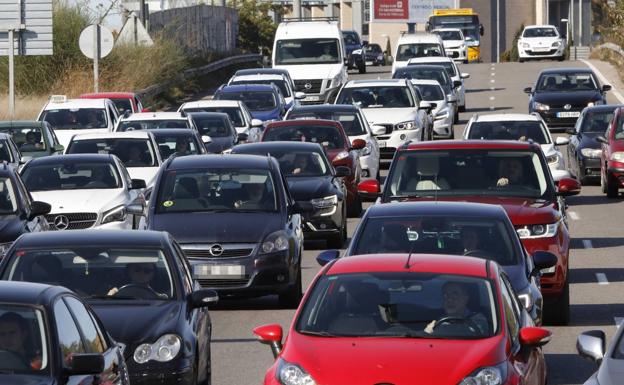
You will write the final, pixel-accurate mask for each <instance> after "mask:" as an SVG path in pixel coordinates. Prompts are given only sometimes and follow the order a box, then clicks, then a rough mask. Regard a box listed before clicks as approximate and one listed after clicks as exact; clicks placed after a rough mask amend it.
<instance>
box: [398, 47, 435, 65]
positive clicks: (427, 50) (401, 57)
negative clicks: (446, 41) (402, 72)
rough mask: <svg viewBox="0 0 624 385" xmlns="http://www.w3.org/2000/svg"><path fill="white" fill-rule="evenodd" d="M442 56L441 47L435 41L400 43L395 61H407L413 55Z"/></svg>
mask: <svg viewBox="0 0 624 385" xmlns="http://www.w3.org/2000/svg"><path fill="white" fill-rule="evenodd" d="M426 56H444V55H443V54H442V47H440V44H437V43H413V44H401V45H400V46H399V51H398V52H397V57H396V60H397V61H408V60H409V59H412V58H415V57H426Z"/></svg>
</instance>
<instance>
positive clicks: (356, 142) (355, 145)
mask: <svg viewBox="0 0 624 385" xmlns="http://www.w3.org/2000/svg"><path fill="white" fill-rule="evenodd" d="M364 147H366V141H365V140H364V139H353V142H351V149H352V150H361V149H363V148H364Z"/></svg>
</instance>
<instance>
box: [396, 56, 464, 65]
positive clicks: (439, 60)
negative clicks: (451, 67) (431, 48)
mask: <svg viewBox="0 0 624 385" xmlns="http://www.w3.org/2000/svg"><path fill="white" fill-rule="evenodd" d="M442 62H446V63H448V62H451V63H452V62H453V59H451V58H450V57H446V56H425V57H413V58H411V59H409V61H408V62H407V65H410V64H420V63H442Z"/></svg>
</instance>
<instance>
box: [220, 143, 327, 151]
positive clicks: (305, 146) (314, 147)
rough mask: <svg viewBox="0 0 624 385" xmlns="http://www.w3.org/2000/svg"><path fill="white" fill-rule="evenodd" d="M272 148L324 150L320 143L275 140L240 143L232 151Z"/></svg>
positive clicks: (266, 149)
mask: <svg viewBox="0 0 624 385" xmlns="http://www.w3.org/2000/svg"><path fill="white" fill-rule="evenodd" d="M271 149H275V150H279V151H309V152H319V151H323V147H321V145H320V144H319V143H312V142H288V141H275V142H255V143H245V144H239V145H236V146H234V147H233V148H232V153H233V154H234V153H239V154H240V152H239V151H241V152H242V153H248V152H264V151H270V150H271Z"/></svg>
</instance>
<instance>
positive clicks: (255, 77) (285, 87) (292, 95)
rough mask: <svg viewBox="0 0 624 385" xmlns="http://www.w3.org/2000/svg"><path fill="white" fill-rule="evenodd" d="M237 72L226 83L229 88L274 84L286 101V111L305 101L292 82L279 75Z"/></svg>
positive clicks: (303, 94) (303, 95)
mask: <svg viewBox="0 0 624 385" xmlns="http://www.w3.org/2000/svg"><path fill="white" fill-rule="evenodd" d="M238 72H240V71H237V72H236V73H235V74H234V76H232V77H231V78H230V80H229V81H228V83H227V84H228V85H229V86H234V85H241V84H275V85H276V86H277V87H278V88H279V90H280V92H281V93H282V95H284V100H285V101H286V109H287V110H288V109H289V108H291V107H293V106H296V105H299V101H300V100H302V99H305V97H306V95H305V93H303V92H295V88H294V87H293V85H292V84H293V83H291V82H292V80H289V78H287V77H286V76H284V75H283V74H281V73H264V72H258V73H253V72H251V73H245V74H244V75H239V74H238Z"/></svg>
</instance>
